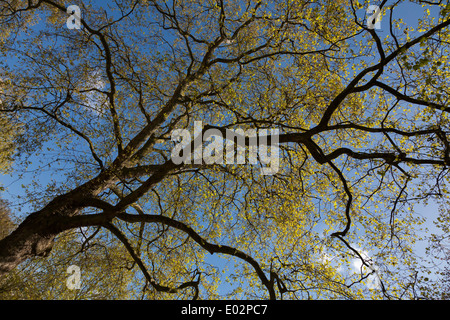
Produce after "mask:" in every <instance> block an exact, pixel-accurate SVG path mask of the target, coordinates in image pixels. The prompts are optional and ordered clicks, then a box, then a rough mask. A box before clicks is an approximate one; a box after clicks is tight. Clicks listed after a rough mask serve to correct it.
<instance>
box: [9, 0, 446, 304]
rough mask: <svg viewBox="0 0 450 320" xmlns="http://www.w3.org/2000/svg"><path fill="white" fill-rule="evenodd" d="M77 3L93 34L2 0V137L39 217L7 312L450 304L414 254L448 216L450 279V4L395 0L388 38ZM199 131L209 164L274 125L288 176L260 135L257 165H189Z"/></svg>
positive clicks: (142, 4)
mask: <svg viewBox="0 0 450 320" xmlns="http://www.w3.org/2000/svg"><path fill="white" fill-rule="evenodd" d="M75 2H76V1H74V3H72V4H73V5H77V6H79V8H80V14H81V17H80V18H81V19H80V21H79V22H80V28H79V29H77V28H74V27H70V24H69V22H67V23H66V21H67V20H68V19H69V20H70V19H75V20H76V17H75V18H74V16H73V15H72V16H70V14H71V13H72V11H71V10H67V3H66V2H65V1H59V0H28V1H25V0H17V1H13V2H11V1H0V25H1V30H2V33H1V34H0V50H1V53H2V56H3V57H5V58H4V59H2V61H1V62H0V79H1V82H0V86H1V87H0V100H1V104H0V130H2V131H1V132H3V130H5V129H6V131H5V132H12V131H11V130H10V129H7V128H14V129H15V130H17V135H16V136H14V137H15V138H11V139H12V140H7V141H6V142H5V143H7V144H9V145H12V146H14V144H15V146H16V147H17V148H18V150H19V152H17V153H11V152H9V153H5V154H7V155H8V161H9V160H10V161H13V160H14V165H13V167H12V170H13V171H12V172H13V173H12V174H13V175H15V176H16V177H18V178H19V179H20V180H21V181H22V182H23V183H24V184H25V188H26V193H27V195H26V199H24V200H20V201H25V202H26V203H27V204H28V206H29V207H30V208H31V209H30V211H29V212H26V213H25V214H22V215H21V214H19V213H17V212H15V209H14V208H17V207H18V205H16V206H15V205H13V204H11V205H10V209H9V211H10V212H9V214H8V216H14V215H16V216H17V217H18V218H20V219H18V221H17V223H15V225H14V230H13V231H11V232H10V231H9V229H8V232H7V233H8V235H6V234H5V236H4V237H2V239H1V240H0V277H2V279H1V281H2V283H0V297H3V298H7V299H15V298H32V299H42V298H44V299H56V298H63V299H64V298H67V299H71V298H87V299H90V298H109V299H115V298H119V299H218V298H224V297H228V298H230V297H231V298H246V299H247V298H264V299H266V298H267V299H367V298H373V299H417V298H423V297H426V298H436V297H437V298H442V297H445V294H444V293H443V292H444V291H445V290H448V286H447V287H445V286H442V287H441V286H440V285H439V283H440V281H435V282H433V285H431V286H430V284H431V282H432V281H434V280H432V279H428V278H427V273H428V272H430V270H428V269H427V268H426V266H424V265H423V264H422V263H421V257H418V255H417V253H416V252H415V245H416V242H417V240H419V236H418V235H419V234H420V230H421V226H422V224H423V223H424V221H425V218H426V217H424V216H423V215H420V214H418V212H417V210H416V208H417V205H426V204H428V203H433V204H436V206H439V208H440V210H439V216H438V217H437V220H436V222H437V224H438V226H440V227H441V228H442V230H443V235H442V234H440V235H435V236H434V237H433V236H432V237H430V250H429V251H428V252H429V253H430V255H432V256H434V257H437V258H440V259H443V260H444V263H446V262H447V263H448V225H449V224H448V221H449V213H448V212H449V211H448V206H449V200H448V199H449V188H448V183H449V176H448V174H447V173H448V170H449V168H448V166H449V165H450V144H449V140H448V134H449V133H450V121H449V111H450V105H449V100H450V96H449V90H450V82H449V81H450V80H449V79H450V70H449V64H448V63H449V52H448V50H449V44H450V32H449V25H450V19H449V18H450V6H449V5H448V4H447V3H443V2H442V1H439V2H437V1H436V2H432V1H420V0H417V1H402V0H398V1H386V0H384V1H381V2H380V3H379V9H380V10H379V11H380V14H381V15H380V19H381V24H380V29H379V28H378V26H375V27H374V25H373V21H372V20H371V19H372V18H373V15H371V12H370V11H368V7H369V1H353V0H350V1H343V0H337V1H336V0H335V1H329V0H323V1H322V0H320V1H314V2H310V1H304V0H288V1H286V0H283V1H281V0H274V1H261V0H256V1H249V0H243V1H233V0H230V1H223V0H213V1H209V0H206V1H204V0H177V1H156V0H134V1H133V0H115V1H82V2H81V1H78V2H77V3H75ZM68 11H69V12H68ZM405 12H414V13H415V14H416V16H415V17H409V18H410V19H409V20H408V21H407V22H405V21H406V18H407V17H406V16H405ZM375 21H376V19H375ZM3 119H6V120H3ZM199 121H201V123H202V124H203V129H202V128H200V130H198V129H196V127H195V126H196V123H199ZM8 126H9V127H8ZM19 128H20V129H19ZM182 129H184V130H185V131H187V132H191V133H192V134H194V132H195V130H197V133H200V137H201V135H202V134H203V133H206V132H207V131H208V130H210V131H211V132H212V131H213V132H215V134H216V136H215V138H211V137H209V138H208V137H203V138H204V139H203V140H202V141H200V144H198V142H197V140H195V141H194V140H192V141H189V143H187V144H186V145H184V147H185V148H184V150H183V152H188V153H189V152H192V153H193V154H195V152H198V148H197V149H195V148H196V147H201V148H203V152H206V150H209V151H211V145H214V143H216V142H217V141H219V140H218V139H219V138H218V136H219V135H222V138H223V139H225V140H227V139H226V133H229V132H238V131H237V130H242V131H243V132H250V131H251V130H256V131H259V132H260V131H262V130H265V129H267V130H268V131H266V132H267V136H266V137H265V138H266V140H267V147H268V149H270V155H271V156H274V154H275V149H273V148H272V147H274V146H276V147H277V149H276V150H278V155H277V159H278V161H279V164H278V166H277V168H276V170H275V172H272V173H271V174H261V172H262V171H261V170H260V169H261V168H264V167H266V166H267V163H265V162H264V161H263V157H262V156H261V154H260V153H259V154H258V157H257V159H256V161H255V162H254V163H252V164H250V163H249V161H248V160H249V159H248V158H249V155H250V149H251V148H252V147H253V146H251V142H250V140H251V138H250V137H247V138H245V139H244V140H243V141H244V142H245V146H244V149H245V150H246V160H247V161H245V163H235V162H233V161H227V159H225V161H223V162H220V163H219V162H213V163H211V162H207V161H205V160H204V159H203V161H200V162H198V161H192V162H190V163H189V162H181V163H179V162H175V161H172V157H173V150H174V148H175V147H176V146H177V143H178V142H179V141H178V140H177V139H175V138H176V137H174V132H175V131H176V130H182ZM269 129H271V130H272V131H270V130H269ZM273 129H276V130H277V131H274V130H273ZM3 137H6V136H4V135H3V134H2V139H3ZM260 138H261V136H260V137H259V139H260ZM14 139H15V140H14ZM237 140H239V139H237ZM14 141H15V142H14ZM258 141H261V140H258ZM275 141H277V143H275ZM227 142H230V139H228V140H227ZM231 142H235V141H234V140H233V141H231ZM0 143H4V142H3V140H2V142H0ZM225 144H226V143H225ZM225 144H224V145H225ZM231 145H232V144H231ZM0 147H2V144H0ZM263 148H264V146H263V145H261V144H260V145H259V146H258V150H260V151H261V150H262V149H263ZM196 150H197V151H196ZM214 150H215V151H214V156H216V157H219V158H221V157H223V156H224V155H223V154H220V152H219V153H217V150H218V149H214ZM1 152H2V151H1V150H0V157H3V153H1ZM236 153H237V152H236ZM1 159H2V160H1V162H0V166H2V163H4V161H3V158H1ZM5 159H6V158H5ZM2 224H3V223H2ZM70 265H77V266H79V267H80V269H81V270H82V274H81V280H82V287H81V288H80V289H79V290H78V291H76V290H75V291H70V290H68V288H67V287H66V285H65V283H66V282H65V281H66V279H67V277H68V274H67V273H66V270H67V267H68V266H70ZM442 275H443V277H447V279H448V269H447V273H445V272H443V273H442ZM446 288H447V289H446ZM435 289H436V290H437V291H436V292H435V291H433V290H435ZM447 296H448V295H447Z"/></svg>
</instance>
